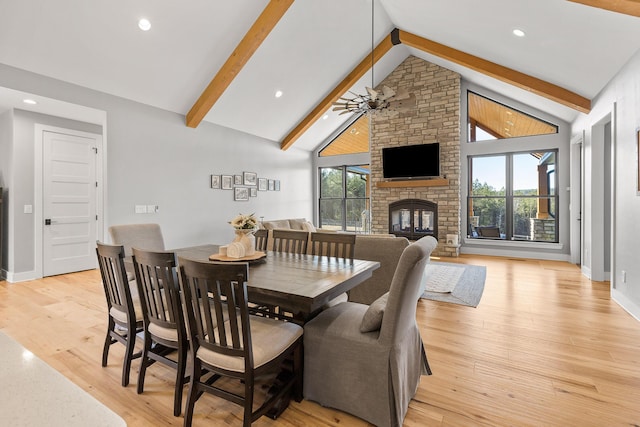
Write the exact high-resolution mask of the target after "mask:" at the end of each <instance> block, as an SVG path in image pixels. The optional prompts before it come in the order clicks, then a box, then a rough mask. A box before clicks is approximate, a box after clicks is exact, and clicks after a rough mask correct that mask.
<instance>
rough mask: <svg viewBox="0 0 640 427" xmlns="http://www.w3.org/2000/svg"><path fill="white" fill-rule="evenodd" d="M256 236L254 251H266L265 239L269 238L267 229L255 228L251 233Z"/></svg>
mask: <svg viewBox="0 0 640 427" xmlns="http://www.w3.org/2000/svg"><path fill="white" fill-rule="evenodd" d="M253 235H254V237H255V238H256V251H262V252H266V251H267V241H268V239H269V230H265V229H262V230H256V232H255V233H254V234H253Z"/></svg>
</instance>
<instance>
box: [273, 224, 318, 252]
mask: <svg viewBox="0 0 640 427" xmlns="http://www.w3.org/2000/svg"><path fill="white" fill-rule="evenodd" d="M271 232H272V233H273V234H272V235H273V250H274V251H275V252H287V253H294V254H306V253H307V242H308V241H309V232H308V231H299V230H279V229H276V230H272V231H271Z"/></svg>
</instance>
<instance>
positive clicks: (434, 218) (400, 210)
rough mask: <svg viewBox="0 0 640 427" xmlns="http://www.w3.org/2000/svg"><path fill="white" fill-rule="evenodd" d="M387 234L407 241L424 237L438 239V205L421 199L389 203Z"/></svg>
mask: <svg viewBox="0 0 640 427" xmlns="http://www.w3.org/2000/svg"><path fill="white" fill-rule="evenodd" d="M389 233H391V234H395V235H396V236H401V237H406V238H407V239H409V240H418V239H420V238H422V237H424V236H433V237H435V238H438V204H437V203H434V202H430V201H428V200H421V199H404V200H399V201H397V202H393V203H390V204H389Z"/></svg>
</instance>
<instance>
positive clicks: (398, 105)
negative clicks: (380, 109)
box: [388, 93, 416, 111]
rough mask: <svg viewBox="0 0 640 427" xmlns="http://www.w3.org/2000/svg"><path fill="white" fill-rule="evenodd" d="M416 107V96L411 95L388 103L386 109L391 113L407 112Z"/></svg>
mask: <svg viewBox="0 0 640 427" xmlns="http://www.w3.org/2000/svg"><path fill="white" fill-rule="evenodd" d="M415 106H416V96H415V95H414V94H413V93H412V94H410V95H409V96H408V97H407V98H405V99H396V100H393V101H389V105H388V108H389V110H393V111H403V110H408V109H410V108H413V107H415Z"/></svg>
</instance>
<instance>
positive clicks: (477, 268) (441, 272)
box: [422, 262, 487, 307]
mask: <svg viewBox="0 0 640 427" xmlns="http://www.w3.org/2000/svg"><path fill="white" fill-rule="evenodd" d="M425 275H426V276H427V278H426V280H427V283H426V287H425V291H424V293H423V294H422V298H425V299H430V300H434V301H443V302H450V303H453V304H461V305H467V306H470V307H477V306H478V304H479V303H480V298H482V292H483V291H484V281H485V277H486V275H487V267H484V266H481V265H469V264H454V263H449V262H431V263H430V264H429V265H427V270H426V273H425Z"/></svg>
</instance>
